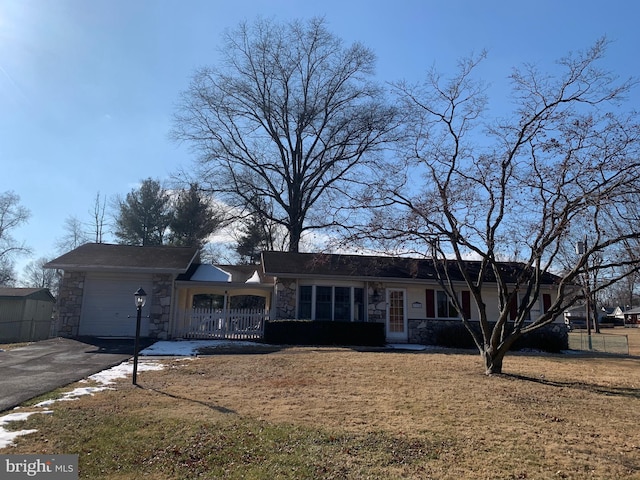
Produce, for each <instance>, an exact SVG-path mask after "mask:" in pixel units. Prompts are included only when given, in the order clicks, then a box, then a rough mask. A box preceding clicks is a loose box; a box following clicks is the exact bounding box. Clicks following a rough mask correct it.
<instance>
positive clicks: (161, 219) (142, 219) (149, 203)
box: [115, 178, 171, 246]
mask: <svg viewBox="0 0 640 480" xmlns="http://www.w3.org/2000/svg"><path fill="white" fill-rule="evenodd" d="M169 200H170V199H169V195H168V194H167V192H166V191H165V190H164V188H162V186H161V185H160V183H159V182H157V181H156V180H153V179H151V178H148V179H146V180H144V181H143V182H142V184H141V185H140V188H139V189H137V190H136V189H134V190H131V192H130V193H128V194H127V197H126V199H125V200H124V201H120V202H119V205H118V207H119V213H118V216H117V218H116V219H115V223H116V231H115V235H116V237H117V238H118V240H119V243H120V244H124V245H140V246H147V245H162V244H163V240H164V234H165V231H166V229H167V227H168V226H169V223H170V222H171V213H170V202H169Z"/></svg>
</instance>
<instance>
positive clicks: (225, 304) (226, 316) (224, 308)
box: [222, 290, 229, 338]
mask: <svg viewBox="0 0 640 480" xmlns="http://www.w3.org/2000/svg"><path fill="white" fill-rule="evenodd" d="M222 305H223V306H222V315H223V318H224V328H223V332H224V337H225V338H226V336H227V330H228V329H229V292H228V291H227V290H225V291H224V302H223V304H222Z"/></svg>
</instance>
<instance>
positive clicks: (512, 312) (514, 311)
mask: <svg viewBox="0 0 640 480" xmlns="http://www.w3.org/2000/svg"><path fill="white" fill-rule="evenodd" d="M517 316H518V295H517V294H516V295H514V296H513V297H511V302H509V320H515V319H516V317H517Z"/></svg>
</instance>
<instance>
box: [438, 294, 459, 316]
mask: <svg viewBox="0 0 640 480" xmlns="http://www.w3.org/2000/svg"><path fill="white" fill-rule="evenodd" d="M436 313H437V315H438V318H459V317H460V315H459V314H458V310H456V307H455V306H454V305H453V302H452V301H451V300H449V296H448V295H447V293H446V292H444V291H442V290H438V291H437V292H436Z"/></svg>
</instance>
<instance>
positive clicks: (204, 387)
mask: <svg viewBox="0 0 640 480" xmlns="http://www.w3.org/2000/svg"><path fill="white" fill-rule="evenodd" d="M627 333H629V332H627ZM636 333H640V332H636ZM636 333H633V335H635V334H636ZM639 337H640V336H639ZM634 338H635V337H634ZM634 342H635V340H634ZM630 343H632V342H630ZM166 364H167V365H166V366H167V368H166V369H165V370H163V371H159V372H142V373H141V374H140V376H139V379H140V383H141V384H142V386H143V388H135V387H132V386H130V385H129V384H128V383H127V382H124V381H123V382H121V383H120V384H119V386H118V388H117V390H115V391H110V392H104V393H101V394H99V395H96V396H94V397H86V398H83V399H81V400H79V401H77V402H63V403H60V404H57V406H56V407H54V409H55V410H56V413H54V415H50V416H33V417H31V419H30V420H29V421H28V423H27V424H26V428H31V427H33V426H35V428H38V429H39V432H38V433H37V434H34V435H30V436H27V437H22V438H21V440H19V443H18V446H17V447H12V448H9V449H5V450H0V453H39V452H47V453H80V456H81V457H80V458H81V466H82V465H84V466H85V471H89V470H91V471H93V472H96V471H102V474H100V475H97V474H95V473H94V474H92V475H93V476H92V477H83V478H113V479H115V478H118V479H125V478H142V476H143V475H144V476H145V478H158V479H160V478H185V479H186V478H195V474H194V476H193V477H191V476H189V475H190V474H189V473H185V472H188V471H193V470H177V473H176V471H175V470H171V472H172V473H169V470H164V471H158V470H154V468H153V467H152V465H151V463H149V462H150V460H149V462H147V461H146V460H145V461H140V462H141V463H140V464H139V465H136V467H135V468H139V469H140V470H139V474H126V471H127V467H126V464H125V462H126V460H125V459H123V458H121V459H120V460H118V461H119V462H121V463H122V464H123V465H124V466H123V467H122V470H123V471H119V470H120V468H118V469H117V470H115V471H114V468H115V467H112V466H109V465H107V466H103V467H101V468H102V469H101V470H97V469H96V468H97V467H96V466H95V462H97V461H98V459H97V458H96V452H95V451H93V455H92V449H93V448H98V447H90V446H89V445H92V443H91V442H92V441H95V438H94V437H92V435H93V436H99V435H101V433H100V431H99V428H98V426H99V424H100V422H103V423H108V422H110V421H113V419H117V418H126V419H127V420H126V421H123V422H122V423H121V424H120V425H121V426H120V427H119V428H132V427H130V426H131V425H133V424H135V425H137V427H136V428H137V429H138V430H136V432H137V435H144V440H142V439H140V440H139V441H140V442H145V443H146V444H147V447H148V449H149V451H150V452H151V453H147V455H148V456H149V458H158V457H159V456H162V455H164V456H167V455H168V456H172V455H177V453H176V451H178V450H180V448H179V447H176V446H173V447H172V446H171V445H174V444H177V443H179V441H178V440H177V439H176V437H175V436H174V435H182V436H183V437H188V438H189V439H190V440H189V442H190V443H188V444H189V445H191V446H190V447H189V448H191V449H193V452H200V453H198V455H204V453H202V452H209V453H210V452H211V449H214V450H215V448H217V447H215V446H213V445H211V444H209V445H208V446H207V445H204V446H202V445H200V444H202V443H203V442H204V443H206V442H205V441H204V440H202V438H205V437H203V433H202V432H203V431H206V432H209V433H207V436H206V439H207V442H209V443H211V442H223V443H224V442H227V443H229V444H232V445H234V447H233V448H240V447H236V445H238V443H237V442H238V441H239V440H238V438H232V437H231V436H230V435H231V434H230V433H229V432H230V431H231V430H232V429H231V427H229V425H231V424H233V425H234V427H233V429H234V431H240V432H242V433H238V434H237V435H238V436H244V437H245V438H246V437H250V436H253V435H259V433H257V432H259V431H261V430H262V429H265V428H266V426H267V425H269V426H278V428H284V429H285V430H286V429H289V430H286V431H287V432H288V433H286V434H283V436H282V437H280V436H279V437H278V439H279V440H277V442H276V443H275V444H274V445H277V447H270V449H269V450H273V451H274V452H275V451H277V452H278V455H281V454H282V451H283V449H284V451H287V449H290V450H292V451H293V450H294V446H293V442H294V440H293V439H296V440H295V441H296V442H297V443H300V442H302V441H303V440H301V438H303V437H305V436H308V437H309V438H311V439H312V440H310V446H309V447H308V449H307V450H308V451H305V453H304V454H303V456H305V457H308V458H307V459H297V460H296V462H298V461H299V462H302V461H305V460H308V461H309V462H311V463H312V473H306V474H303V473H300V472H298V473H297V474H296V473H295V469H294V468H293V467H291V469H289V470H286V471H285V470H282V472H284V473H282V472H281V473H279V474H277V475H275V476H274V478H314V477H315V478H425V479H427V478H437V479H523V478H526V479H557V478H572V479H583V478H589V479H640V431H639V429H638V425H640V359H639V358H637V357H613V356H604V355H603V356H581V355H580V356H578V355H557V356H550V355H519V354H514V355H510V356H508V357H507V359H506V360H505V365H504V366H505V372H507V373H506V374H505V375H501V376H494V377H486V376H485V375H484V374H483V370H482V365H481V362H480V358H479V356H477V355H473V354H469V353H452V352H419V353H415V352H411V353H400V352H398V353H386V352H358V351H354V350H350V349H343V348H290V349H283V350H281V351H278V352H274V353H269V354H262V355H231V354H229V355H217V356H208V357H201V358H197V359H195V360H167V361H166ZM61 419H65V420H64V421H66V422H67V423H68V425H66V426H61V424H60V423H59V422H60V421H61ZM159 419H162V421H160V420H159ZM57 422H58V423H57ZM74 422H78V423H77V424H73V425H71V423H74ZM229 422H232V423H231V424H230V423H229ZM243 422H244V423H243ZM240 423H242V424H243V425H244V424H246V425H249V424H251V425H260V426H261V427H260V428H257V429H252V428H253V427H251V428H249V427H246V428H245V429H242V428H240V427H239V426H238V425H239V424H240ZM169 425H171V427H169ZM190 425H197V426H198V429H199V430H198V432H200V433H197V432H196V433H194V432H193V431H191V430H189V426H190ZM177 426H180V427H177ZM194 428H195V427H194ZM169 429H174V430H175V431H176V432H177V433H175V432H172V433H171V434H170V433H169V432H168V430H169ZM214 429H217V430H219V431H222V432H224V434H217V433H216V434H215V435H214V433H213V430H214ZM300 429H302V430H300ZM85 430H86V431H85ZM183 430H184V431H183ZM142 432H144V433H142ZM296 432H297V433H296ZM301 432H303V433H301ZM105 435H106V434H105ZM124 435H125V434H123V436H124ZM74 436H81V437H83V438H84V437H86V438H85V439H84V440H81V441H80V440H78V439H77V438H76V439H74ZM194 438H197V439H200V440H198V442H199V443H198V442H196V441H195V440H193V439H194ZM287 439H288V440H287ZM125 445H127V444H125ZM132 445H133V444H132ZM194 445H195V446H194ZM70 448H71V449H73V448H76V449H78V450H77V451H76V452H74V451H69V449H70ZM110 448H124V447H122V446H121V447H110ZM130 448H132V449H133V448H134V447H133V446H131V447H130ZM135 448H138V447H135ZM252 448H253V447H252ZM252 451H254V450H252ZM158 452H160V454H159V453H158ZM103 454H104V452H103ZM141 455H143V454H141ZM154 455H155V456H154ZM219 455H222V452H221V453H220V454H219ZM261 455H262V456H261V457H260V460H259V462H262V463H266V462H269V461H273V462H278V461H281V462H285V461H291V459H290V458H289V459H288V460H284V459H280V457H278V458H276V459H272V458H270V457H269V454H268V453H261ZM274 455H275V453H274ZM102 456H104V455H102ZM243 458H245V457H243ZM247 458H249V459H245V460H236V461H235V462H236V463H235V464H234V461H231V460H225V462H227V463H229V465H226V467H225V469H223V470H220V471H219V472H222V473H216V474H215V475H214V474H212V473H209V476H207V475H204V476H203V478H261V477H260V475H258V474H255V475H253V476H252V474H250V473H248V472H252V471H253V470H252V468H255V465H254V463H252V462H257V460H255V458H256V456H255V451H254V455H253V457H251V456H249V457H247ZM252 458H253V460H252ZM156 461H157V460H156ZM194 461H195V460H194ZM207 461H210V462H215V461H214V460H213V459H212V460H207ZM131 462H134V460H131ZM243 462H244V464H243ZM89 467H91V468H89ZM132 468H133V467H132ZM185 468H186V467H185ZM206 468H209V469H210V470H208V471H209V472H213V471H214V470H213V467H212V466H211V465H209V466H207V467H206ZM296 468H297V467H296ZM123 472H124V473H123ZM216 472H218V470H216Z"/></svg>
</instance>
